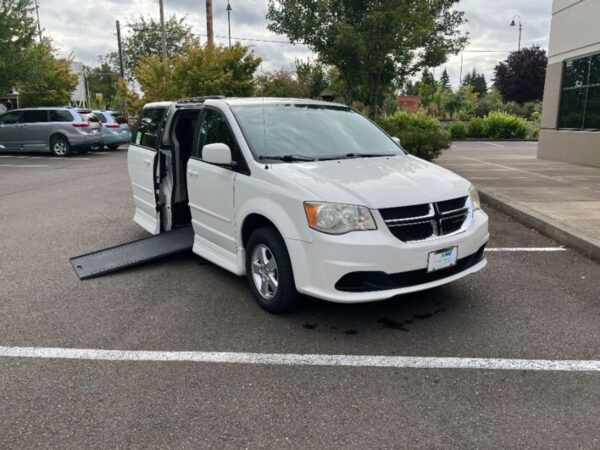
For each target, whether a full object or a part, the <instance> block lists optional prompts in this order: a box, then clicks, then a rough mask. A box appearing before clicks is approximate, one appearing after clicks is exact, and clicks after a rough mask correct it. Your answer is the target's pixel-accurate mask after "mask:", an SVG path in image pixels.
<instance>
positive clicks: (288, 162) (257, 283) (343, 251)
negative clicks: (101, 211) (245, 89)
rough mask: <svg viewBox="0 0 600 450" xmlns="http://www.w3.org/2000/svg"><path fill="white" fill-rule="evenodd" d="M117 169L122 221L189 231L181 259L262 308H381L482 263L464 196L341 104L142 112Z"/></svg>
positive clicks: (479, 225)
mask: <svg viewBox="0 0 600 450" xmlns="http://www.w3.org/2000/svg"><path fill="white" fill-rule="evenodd" d="M128 167H129V175H130V178H131V183H132V188H133V198H134V203H135V207H136V211H135V217H134V220H135V222H136V223H138V224H139V225H140V226H141V227H142V228H144V229H146V230H147V231H149V232H150V233H153V234H159V233H161V232H164V231H168V230H172V229H174V228H177V227H182V226H189V225H190V224H191V225H192V227H193V231H194V236H195V237H194V246H193V251H194V252H195V253H196V254H198V255H200V256H202V257H204V258H205V259H207V260H209V261H211V262H213V263H215V264H216V265H218V266H221V267H223V268H225V269H226V270H228V271H231V272H233V273H234V274H237V275H240V276H241V275H245V276H246V277H247V278H248V281H249V284H250V288H251V290H252V292H253V294H254V297H255V298H256V300H257V301H258V303H259V304H260V305H261V306H262V307H263V308H265V309H267V310H268V311H271V312H274V313H281V312H285V311H289V310H290V309H293V308H294V307H296V306H298V305H299V303H300V302H301V300H302V297H301V296H300V295H299V293H300V294H306V295H309V296H312V297H316V298H319V299H324V300H329V301H333V302H341V303H354V302H366V301H376V300H383V299H388V298H391V297H394V296H396V295H399V294H406V293H409V292H415V291H420V290H424V289H429V288H433V287H436V286H440V285H443V284H445V283H449V282H452V281H455V280H458V279H459V278H462V277H464V276H466V275H469V274H472V273H474V272H477V271H479V270H480V269H482V268H483V267H484V266H485V265H486V264H487V262H486V259H485V254H484V249H485V246H486V244H487V241H488V238H489V234H488V217H487V215H486V214H485V213H484V212H483V211H482V210H481V205H480V201H479V196H478V194H477V191H476V190H475V188H474V187H473V186H472V185H471V184H470V183H469V182H468V181H467V180H465V179H463V178H461V177H460V176H458V175H456V174H454V173H452V172H450V171H448V170H446V169H444V168H442V167H440V166H437V165H435V164H432V163H429V162H426V161H424V160H421V159H418V158H416V157H414V156H411V155H409V154H407V152H405V151H404V150H403V149H402V147H401V146H400V144H399V141H398V140H397V139H395V138H393V137H391V136H389V135H387V134H386V133H385V132H384V131H383V130H381V129H380V128H379V127H378V126H377V125H375V124H374V123H373V122H371V121H370V120H369V119H367V118H366V117H364V116H362V115H361V114H360V113H359V112H357V111H356V110H354V109H352V108H349V107H347V106H345V105H340V104H332V103H326V102H319V101H311V100H297V99H270V98H265V99H263V98H258V99H257V98H245V99H244V98H237V99H236V98H206V99H192V100H187V101H181V102H178V103H171V102H164V103H152V104H148V105H146V106H145V107H144V109H143V111H142V113H141V116H140V118H139V120H138V126H137V132H136V136H135V140H134V143H132V144H131V145H130V147H129V153H128Z"/></svg>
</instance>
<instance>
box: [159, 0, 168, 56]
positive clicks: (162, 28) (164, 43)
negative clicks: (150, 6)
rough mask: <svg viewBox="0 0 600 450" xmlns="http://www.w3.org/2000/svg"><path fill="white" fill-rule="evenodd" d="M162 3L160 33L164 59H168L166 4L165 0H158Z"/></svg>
mask: <svg viewBox="0 0 600 450" xmlns="http://www.w3.org/2000/svg"><path fill="white" fill-rule="evenodd" d="M158 3H159V5H160V34H161V40H162V60H163V61H166V60H167V31H166V30H165V5H164V3H163V0H158Z"/></svg>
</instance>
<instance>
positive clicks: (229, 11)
mask: <svg viewBox="0 0 600 450" xmlns="http://www.w3.org/2000/svg"><path fill="white" fill-rule="evenodd" d="M227 26H228V27H229V48H231V5H230V4H229V0H227Z"/></svg>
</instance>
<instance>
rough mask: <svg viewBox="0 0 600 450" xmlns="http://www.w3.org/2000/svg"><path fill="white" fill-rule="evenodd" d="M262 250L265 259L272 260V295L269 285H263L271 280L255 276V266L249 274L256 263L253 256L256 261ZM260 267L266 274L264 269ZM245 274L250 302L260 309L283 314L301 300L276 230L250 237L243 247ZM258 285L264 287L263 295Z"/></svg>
mask: <svg viewBox="0 0 600 450" xmlns="http://www.w3.org/2000/svg"><path fill="white" fill-rule="evenodd" d="M263 249H266V254H267V259H268V256H269V255H270V256H271V257H272V258H274V260H275V270H276V273H277V276H276V281H277V288H276V290H275V291H273V289H272V286H271V285H272V283H270V282H269V281H265V280H267V279H268V280H271V282H272V280H273V278H268V274H267V273H264V272H263V273H262V274H261V273H257V270H259V266H256V270H253V263H254V262H256V259H255V256H257V257H260V256H259V254H262V253H261V251H262V250H263ZM255 251H256V253H255ZM269 261H270V260H269ZM259 263H260V262H259ZM259 265H260V264H259ZM262 267H263V269H264V270H266V271H268V269H266V265H264V266H262ZM246 272H247V278H248V284H250V289H251V290H252V293H253V294H254V298H255V299H256V301H257V303H258V304H259V305H260V306H261V307H262V308H264V309H265V310H267V311H269V312H270V313H273V314H284V313H287V312H290V311H293V310H294V309H297V308H298V307H299V306H300V305H301V304H302V297H301V296H300V294H299V293H298V291H296V285H295V283H294V273H293V270H292V263H291V262H290V256H289V254H288V251H287V248H286V246H285V242H284V241H283V238H282V237H281V236H280V234H279V233H278V232H277V230H276V229H274V228H272V227H265V228H259V229H258V230H256V231H254V232H253V233H252V235H251V236H250V239H248V244H247V245H246ZM256 277H257V278H256ZM261 281H262V283H266V284H267V285H268V286H267V289H266V290H264V291H263V292H264V293H266V295H265V294H264V293H261V290H260V287H259V286H258V284H261Z"/></svg>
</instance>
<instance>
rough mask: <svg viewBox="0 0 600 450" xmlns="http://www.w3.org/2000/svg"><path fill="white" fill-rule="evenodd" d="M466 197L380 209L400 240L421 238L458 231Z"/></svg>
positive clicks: (464, 215)
mask: <svg viewBox="0 0 600 450" xmlns="http://www.w3.org/2000/svg"><path fill="white" fill-rule="evenodd" d="M467 202H468V197H459V198H455V199H451V200H444V201H442V202H437V203H424V204H420V205H414V206H402V207H399V208H386V209H381V210H379V212H380V213H381V217H383V220H384V221H385V223H386V225H387V226H388V228H389V230H390V231H391V233H392V234H393V235H394V236H395V237H396V238H398V239H400V240H401V241H403V242H414V241H424V240H427V239H433V238H435V237H439V236H446V235H449V234H452V233H456V232H458V231H460V230H461V229H462V228H463V226H464V225H465V223H466V222H467V219H468V218H469V214H470V210H469V205H468V204H467Z"/></svg>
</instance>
